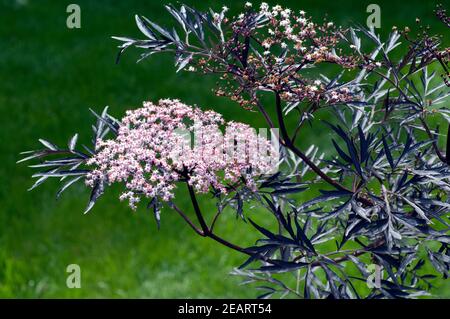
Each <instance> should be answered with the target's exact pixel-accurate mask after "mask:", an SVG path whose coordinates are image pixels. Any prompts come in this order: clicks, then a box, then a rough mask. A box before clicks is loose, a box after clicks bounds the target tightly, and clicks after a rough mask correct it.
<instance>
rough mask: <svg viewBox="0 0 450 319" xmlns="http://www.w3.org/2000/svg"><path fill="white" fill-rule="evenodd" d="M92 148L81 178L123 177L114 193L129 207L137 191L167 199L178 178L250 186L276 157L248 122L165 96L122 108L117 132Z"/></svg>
mask: <svg viewBox="0 0 450 319" xmlns="http://www.w3.org/2000/svg"><path fill="white" fill-rule="evenodd" d="M221 128H224V129H225V134H223V133H222V131H221ZM192 137H194V140H192ZM192 142H193V143H192ZM96 149H97V153H96V155H95V156H94V157H93V158H92V159H90V160H89V162H88V164H89V165H92V166H94V169H93V170H92V171H91V173H90V174H89V175H88V177H87V184H88V185H90V186H93V185H94V184H95V182H96V181H98V180H101V181H103V182H105V183H107V184H111V183H114V182H122V183H124V184H125V187H126V191H125V192H124V193H123V194H122V195H121V197H120V199H121V200H124V199H128V200H129V203H130V206H131V207H132V208H136V203H138V202H139V201H140V198H141V197H147V198H153V197H159V198H160V199H162V200H164V201H169V200H170V199H171V198H173V196H174V193H173V191H174V188H175V187H176V185H175V184H176V182H178V181H180V180H187V182H188V183H189V184H190V185H191V186H192V187H193V188H194V189H195V190H196V191H197V192H200V193H206V192H208V191H209V190H210V189H211V188H214V189H215V190H218V191H220V192H222V193H227V192H229V191H230V190H231V189H233V188H234V187H236V186H239V185H240V184H242V183H243V184H245V185H246V186H247V187H250V188H252V189H255V187H256V185H255V178H256V177H257V176H259V175H261V174H264V173H268V172H270V171H271V170H273V168H274V163H275V164H277V163H276V161H277V160H278V158H277V159H276V160H274V155H278V153H277V151H278V150H277V149H275V147H274V146H273V145H272V144H271V143H270V141H269V140H267V139H266V138H265V137H263V136H260V135H257V134H256V131H255V130H254V129H252V128H251V127H250V126H248V125H246V124H242V123H236V122H229V123H225V121H224V120H223V118H222V116H221V115H220V114H218V113H216V112H214V111H202V110H200V109H199V108H195V107H191V106H188V105H186V104H183V103H181V102H180V101H178V100H170V99H164V100H160V101H159V103H158V104H153V103H151V102H145V103H144V106H143V107H142V108H139V109H137V110H133V111H127V113H126V116H125V117H124V118H123V119H122V121H121V125H120V128H119V131H118V134H117V137H116V138H115V139H114V140H98V141H97V143H96Z"/></svg>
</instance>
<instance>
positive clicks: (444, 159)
mask: <svg viewBox="0 0 450 319" xmlns="http://www.w3.org/2000/svg"><path fill="white" fill-rule="evenodd" d="M419 118H420V122H421V123H422V126H423V128H424V129H425V132H427V135H428V137H429V138H430V139H432V145H433V148H434V151H435V152H436V155H437V156H438V157H439V159H440V160H441V161H442V162H443V163H446V164H447V160H446V157H445V156H444V155H443V154H442V153H441V151H440V150H439V147H438V145H437V142H436V139H435V137H434V136H433V133H431V131H430V128H429V127H428V124H427V122H425V120H424V119H423V118H422V117H419Z"/></svg>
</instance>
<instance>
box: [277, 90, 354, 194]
mask: <svg viewBox="0 0 450 319" xmlns="http://www.w3.org/2000/svg"><path fill="white" fill-rule="evenodd" d="M275 98H276V111H277V117H278V124H279V126H280V131H281V136H282V138H283V139H280V142H281V143H282V144H283V145H284V146H286V147H287V148H288V149H290V150H291V151H292V152H294V154H296V155H297V156H298V157H300V158H301V159H302V160H303V161H304V162H305V163H306V164H307V165H308V166H309V167H310V168H311V169H312V170H313V171H314V172H315V173H316V174H317V175H319V176H320V177H321V178H322V179H323V180H324V181H326V182H327V183H328V184H330V185H332V186H334V187H335V188H337V189H339V190H343V191H348V192H351V191H350V190H349V189H347V188H346V187H344V186H343V185H341V184H339V183H338V182H336V181H335V180H333V179H332V178H330V177H329V176H328V175H327V174H325V173H324V172H323V171H322V170H321V169H320V168H319V167H317V165H316V164H314V162H313V161H311V160H310V159H309V157H308V156H306V155H305V154H304V153H303V152H302V151H300V150H299V149H298V148H297V147H295V145H294V143H293V142H292V140H291V139H290V138H289V134H288V132H287V129H286V125H285V123H284V120H283V111H282V109H281V98H280V94H279V93H278V92H275Z"/></svg>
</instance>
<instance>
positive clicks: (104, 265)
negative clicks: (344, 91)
mask: <svg viewBox="0 0 450 319" xmlns="http://www.w3.org/2000/svg"><path fill="white" fill-rule="evenodd" d="M186 2H187V3H188V4H194V5H195V6H196V7H197V8H199V9H206V8H208V7H213V8H215V9H217V10H219V8H220V7H221V6H222V5H224V4H225V5H227V6H228V7H230V8H231V9H232V11H233V12H236V10H238V8H239V7H241V6H242V5H243V2H239V1H232V2H231V1H224V2H222V3H221V2H217V1H214V2H213V1H198V3H197V4H196V3H195V2H194V1H186ZM372 2H373V1H323V0H320V1H279V4H281V5H283V6H289V7H291V8H292V9H296V10H299V9H303V10H305V11H307V12H308V13H309V14H312V15H314V16H316V17H317V19H322V18H323V17H324V16H325V14H326V13H327V14H328V16H329V18H330V19H331V20H333V21H335V22H336V23H338V24H344V25H350V24H352V23H356V22H359V23H365V20H366V17H367V15H368V13H366V7H367V5H368V4H369V3H372ZM441 2H442V3H443V4H444V5H445V4H447V7H448V4H449V3H448V1H446V2H445V1H441ZM70 3H77V4H79V5H80V7H81V23H82V28H81V29H73V30H69V29H67V28H66V18H67V13H66V7H67V5H68V4H70ZM164 3H166V2H162V1H161V2H160V1H143V0H142V1H137V0H129V1H112V0H111V1H106V0H99V1H86V0H83V1H81V0H71V1H66V0H62V1H56V0H53V1H50V0H27V1H26V0H16V1H14V0H0V121H1V122H0V147H1V148H0V160H1V161H0V163H1V164H2V166H1V169H0V181H1V184H0V297H4V298H5V297H7V298H11V297H22V298H36V297H38V298H39V297H45V298H49V297H61V298H67V297H112V298H118V297H134V298H141V297H152V298H166V297H167V298H168V297H171V298H199V297H207V298H219V297H220V298H245V297H250V298H252V297H255V296H256V295H257V291H255V290H253V289H249V288H247V287H245V286H239V285H238V284H239V281H240V279H239V278H236V277H232V276H230V275H228V273H229V272H230V270H232V268H233V267H235V266H237V265H239V264H240V263H241V262H243V261H244V257H243V256H241V255H239V254H237V253H235V252H233V251H230V250H228V249H226V248H224V247H222V246H219V245H218V244H216V243H214V242H212V241H210V240H208V239H203V238H200V237H198V236H196V235H195V234H194V233H193V232H192V230H191V229H190V228H188V227H187V226H186V225H185V224H184V223H183V222H182V221H181V220H180V219H179V217H178V215H176V214H175V213H173V212H172V211H170V210H164V212H163V214H162V224H161V230H159V231H158V230H157V228H156V225H155V222H154V218H153V216H152V214H151V213H150V212H148V211H146V210H145V209H144V208H140V209H138V210H137V211H136V212H131V211H130V209H128V207H127V205H126V204H125V203H120V202H119V201H118V199H117V196H118V194H119V189H118V188H113V189H111V190H109V191H108V192H107V194H106V195H105V196H104V197H103V198H102V199H101V200H100V201H99V202H98V204H97V205H96V207H95V208H94V209H93V210H92V211H91V212H90V213H89V214H88V215H83V214H82V212H83V210H84V208H85V205H86V202H87V198H88V191H87V189H85V188H83V187H81V186H77V187H74V188H72V190H71V191H70V192H68V193H67V194H66V195H65V196H63V197H62V198H61V199H60V200H59V201H56V200H55V197H54V194H55V191H56V190H57V186H58V185H57V183H53V182H48V183H45V184H44V185H42V186H41V187H40V188H39V189H37V190H35V191H32V192H27V191H26V190H27V188H28V187H30V186H31V185H32V180H31V179H30V175H31V173H32V171H31V169H29V168H27V167H26V166H25V165H16V164H15V162H16V161H17V160H18V158H19V152H20V151H23V150H28V149H33V148H35V147H37V139H38V138H41V137H42V138H48V139H50V140H52V141H54V142H56V143H57V144H60V145H63V144H65V143H67V139H68V138H69V137H70V136H71V134H73V133H74V132H78V133H80V141H81V142H84V143H88V142H89V140H90V137H91V131H90V126H91V124H92V121H93V118H92V116H91V115H90V113H89V111H88V108H89V107H91V108H93V109H96V110H100V109H102V108H103V106H105V105H109V106H110V112H111V113H112V114H114V115H116V116H118V117H120V116H121V115H122V114H123V112H124V111H125V110H126V109H129V108H136V107H139V106H140V105H141V103H142V101H144V100H152V101H156V100H157V99H159V98H164V97H169V98H180V99H182V100H183V101H185V102H187V103H190V104H198V105H200V106H202V107H203V108H205V109H207V108H213V109H215V110H216V111H218V112H220V113H222V114H224V116H225V118H227V119H236V120H240V121H243V122H247V123H249V124H251V125H253V126H255V127H263V126H264V122H263V119H262V118H260V117H259V115H258V114H257V113H251V112H248V111H243V110H241V109H240V108H239V107H238V106H237V105H235V104H233V103H232V102H230V101H229V100H227V99H224V98H218V97H215V96H214V95H213V94H212V93H211V89H212V88H213V87H214V83H215V79H214V78H212V77H198V76H196V75H194V74H190V73H183V72H181V73H179V74H175V68H174V67H173V59H172V57H171V56H164V55H157V56H154V57H152V58H151V59H149V60H146V61H144V62H142V63H140V64H136V63H135V60H136V57H137V52H132V51H130V52H129V53H128V54H126V55H125V56H124V57H123V59H122V61H121V63H120V64H119V65H115V64H114V60H115V55H116V53H117V49H116V44H117V43H116V42H115V41H113V40H112V39H110V36H111V35H128V36H136V37H139V36H140V33H139V32H138V31H137V29H136V27H135V24H134V14H136V13H138V14H142V15H145V16H147V17H149V18H150V19H154V20H155V21H156V22H159V23H162V24H166V25H169V24H172V21H170V19H169V15H168V14H167V13H166V12H165V10H164V8H163V4H164ZM376 3H378V4H379V5H380V7H381V19H382V21H381V23H382V29H381V32H382V33H386V32H388V31H389V30H390V28H391V26H392V25H397V26H399V27H402V26H405V25H413V24H414V20H415V18H416V17H420V18H421V19H422V21H424V23H425V24H430V25H431V26H432V27H433V29H434V30H435V31H436V32H441V33H443V34H445V32H447V33H446V34H445V35H446V37H447V39H448V35H449V34H448V31H447V30H446V29H445V28H443V26H442V25H441V24H440V23H439V22H437V20H436V19H435V18H434V17H433V9H434V7H435V4H436V2H434V1H418V0H415V1H408V2H407V3H406V2H404V1H376ZM273 4H274V3H273ZM256 5H257V3H256V2H255V6H256ZM312 133H313V134H305V136H314V140H315V141H316V142H318V143H320V144H322V145H326V144H327V135H326V134H325V133H322V132H321V131H314V132H312ZM307 143H310V141H308V142H307ZM178 194H179V196H178V201H179V202H180V205H181V206H182V207H184V208H186V210H188V211H189V210H190V207H189V202H188V201H186V200H185V198H186V196H185V192H184V190H180V191H179V192H178ZM202 203H203V206H204V207H203V208H204V210H205V211H208V212H211V213H212V212H213V209H214V203H212V202H211V201H208V200H203V201H202ZM211 213H209V214H208V215H211ZM249 213H250V214H254V215H260V216H258V218H260V219H264V218H265V216H264V212H259V211H253V212H249ZM222 221H223V222H222V223H221V225H220V227H219V228H218V230H219V231H220V232H221V233H222V234H224V236H226V237H229V238H230V239H232V240H233V241H235V242H239V243H241V244H252V242H253V240H254V238H253V237H251V235H249V234H248V231H247V229H248V227H249V226H247V225H246V224H245V223H243V222H242V221H239V220H236V219H235V217H234V215H232V214H229V215H224V216H223V220H222ZM73 263H74V264H79V265H80V267H81V271H82V288H81V289H68V288H67V287H66V283H65V282H66V276H67V273H66V271H65V270H66V267H67V265H69V264H73ZM436 283H437V288H436V289H435V290H433V293H435V294H436V295H437V296H440V297H450V285H449V283H448V281H447V282H443V281H437V282H436Z"/></svg>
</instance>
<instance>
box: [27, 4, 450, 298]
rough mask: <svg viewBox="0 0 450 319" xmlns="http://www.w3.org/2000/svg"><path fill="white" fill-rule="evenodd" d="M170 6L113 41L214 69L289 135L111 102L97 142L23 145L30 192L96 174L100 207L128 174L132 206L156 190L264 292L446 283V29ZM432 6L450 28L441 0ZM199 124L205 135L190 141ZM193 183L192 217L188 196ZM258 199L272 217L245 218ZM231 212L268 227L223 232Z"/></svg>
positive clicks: (415, 291)
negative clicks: (178, 193)
mask: <svg viewBox="0 0 450 319" xmlns="http://www.w3.org/2000/svg"><path fill="white" fill-rule="evenodd" d="M166 8H167V11H168V12H169V14H170V15H172V16H173V18H174V22H175V24H176V27H173V28H172V27H170V28H166V27H163V26H159V25H157V24H155V23H154V22H152V21H150V20H149V19H147V18H145V17H140V16H136V23H137V26H138V28H139V30H140V31H141V32H142V33H143V35H144V36H145V37H144V38H143V39H134V38H128V37H114V38H115V39H117V40H119V41H120V42H121V44H120V46H119V48H120V52H119V55H118V59H119V57H120V56H121V55H122V54H123V52H124V51H125V50H126V49H128V48H137V49H139V50H142V55H141V57H140V60H143V59H146V58H148V57H150V56H151V55H153V54H155V53H162V52H169V53H173V54H174V55H175V65H176V67H177V72H178V71H181V70H184V71H189V72H197V73H200V74H213V75H215V76H217V77H218V78H219V80H220V84H219V85H218V87H217V89H216V94H217V95H218V96H225V97H228V98H230V99H231V100H232V101H234V102H236V104H239V105H240V106H241V107H242V113H243V116H245V115H244V114H245V112H248V110H256V111H258V112H259V114H260V115H261V116H262V117H263V118H264V119H265V121H266V122H267V127H268V128H270V129H272V130H273V131H272V137H274V140H276V141H277V142H278V144H277V143H269V142H268V141H267V140H266V139H265V138H264V137H263V136H260V135H256V134H255V132H254V130H253V129H252V128H251V127H249V126H247V125H245V124H242V123H237V122H229V123H226V122H225V121H224V120H223V119H222V117H221V116H220V114H217V113H216V112H214V111H201V110H200V109H198V108H195V107H190V106H188V105H185V104H183V103H182V102H180V101H178V100H161V101H159V103H157V104H153V103H151V102H146V103H144V106H143V107H142V108H140V109H138V110H130V111H128V112H127V114H126V116H125V117H124V118H122V119H121V120H118V119H116V118H114V117H113V116H112V115H110V114H109V113H108V112H107V109H106V108H105V110H104V111H103V112H102V113H101V114H97V113H95V112H93V114H94V115H95V117H96V118H97V123H96V125H95V126H94V137H93V139H92V146H91V147H87V146H83V147H82V148H77V137H78V135H74V136H73V137H72V138H71V139H70V141H69V143H68V146H67V147H66V148H60V147H58V146H56V145H54V144H52V143H50V142H48V141H46V140H40V141H41V143H42V144H43V145H44V147H45V148H44V149H42V150H37V151H31V152H25V154H26V156H25V158H24V159H23V160H22V161H25V160H31V159H40V160H41V162H40V163H39V164H37V165H32V166H33V167H35V168H42V169H43V171H41V172H39V173H37V174H35V175H33V177H37V178H38V180H37V182H36V183H35V184H34V185H33V187H32V188H35V187H37V186H38V185H40V184H41V183H43V182H44V181H45V180H47V179H48V178H50V177H57V178H60V179H61V180H64V185H63V186H62V188H61V189H60V191H58V194H57V196H59V195H60V194H61V193H62V192H63V191H65V190H66V189H67V188H68V187H69V186H71V185H72V184H74V183H75V182H78V181H85V183H86V184H87V185H88V186H90V187H92V192H91V196H90V200H89V204H88V207H87V211H88V210H90V209H91V208H92V207H93V205H94V203H95V202H96V200H97V199H98V198H99V197H100V196H101V195H102V194H103V192H104V189H105V188H106V187H107V186H108V185H110V184H111V183H121V184H123V186H124V188H125V190H124V192H123V194H122V195H121V199H127V200H128V201H129V203H130V206H131V207H132V208H135V207H136V205H137V204H138V203H139V202H140V201H146V203H147V206H148V207H149V208H150V209H152V210H153V212H154V214H155V217H156V219H157V221H158V224H159V221H160V217H161V216H160V212H161V207H162V206H163V205H167V206H168V207H170V208H172V209H173V210H175V211H176V212H177V213H178V214H179V215H180V217H181V218H183V219H184V220H185V221H186V223H187V225H188V226H190V227H191V228H192V229H193V230H194V231H195V232H196V233H197V234H198V235H200V236H203V237H207V238H209V239H211V240H214V241H216V242H217V243H218V244H222V245H225V246H227V247H229V248H230V249H233V250H236V251H239V252H241V253H242V254H243V255H245V256H247V260H246V261H245V262H244V263H243V264H242V265H241V266H240V267H239V268H236V269H235V270H234V271H233V274H236V275H239V276H244V277H245V283H247V284H252V285H256V286H257V288H259V289H261V290H263V293H262V295H260V296H259V297H261V298H269V297H272V296H281V297H285V296H289V297H300V298H397V297H402V298H403V297H409V298H413V297H417V296H421V295H424V294H427V291H428V290H429V288H430V287H431V285H432V279H433V278H434V277H436V276H440V277H442V278H445V279H447V277H448V275H449V265H450V252H449V251H450V250H449V244H450V237H449V224H448V222H449V208H450V200H449V193H450V184H449V182H450V169H449V164H450V143H449V139H448V132H443V131H442V130H440V129H439V128H442V127H445V128H446V127H447V126H448V121H449V120H450V110H449V109H448V106H447V105H448V102H449V100H448V96H449V95H450V93H449V89H448V86H449V84H450V83H449V71H448V61H449V55H450V50H449V48H443V47H442V44H441V38H440V37H438V36H434V35H431V34H430V31H429V30H428V29H424V28H421V29H420V31H419V32H418V34H417V35H415V36H413V35H412V32H411V31H410V30H409V29H408V28H406V29H405V30H403V31H399V30H396V28H393V31H392V33H391V34H390V35H389V36H388V37H387V38H386V39H381V38H380V36H379V35H377V34H376V32H375V31H374V29H366V28H364V27H361V26H356V27H350V28H343V27H339V26H336V25H335V24H334V23H333V22H331V21H324V22H322V23H317V22H314V21H313V19H312V18H311V17H309V16H307V14H306V13H305V12H304V11H294V10H290V9H287V8H282V7H281V6H278V5H277V6H272V7H271V6H269V5H268V4H266V3H262V4H261V5H260V6H259V7H258V8H256V7H254V6H252V4H251V3H247V4H246V5H245V8H244V11H243V13H241V14H239V15H236V16H229V15H228V8H226V7H223V8H222V9H221V11H219V12H215V11H213V10H210V11H209V12H200V11H197V10H196V9H194V8H191V7H189V6H186V5H181V7H179V8H176V7H174V6H172V5H167V6H166ZM436 15H437V17H438V18H439V19H440V20H441V21H442V22H443V23H444V24H445V25H447V26H449V18H448V16H447V14H446V12H445V10H444V9H443V8H442V7H438V8H437V10H436ZM329 65H332V66H334V67H332V68H330V67H326V66H329ZM345 71H346V72H345ZM264 97H265V98H264ZM324 114H326V118H328V119H332V120H330V121H328V122H326V126H324V125H323V124H321V123H323V122H324V121H323V118H324ZM294 122H295V123H296V125H295V126H292V125H287V124H286V123H294ZM308 125H309V126H310V128H309V129H310V130H311V129H313V130H314V129H318V128H319V129H321V130H323V129H327V130H328V131H329V132H330V133H331V134H329V135H328V136H332V137H330V138H329V139H328V140H325V141H324V143H325V144H328V145H329V147H328V148H324V149H322V150H321V149H319V147H318V146H316V145H313V144H311V141H309V140H308V139H307V138H306V136H305V135H302V136H303V138H301V139H300V138H298V136H300V135H301V133H299V132H302V131H303V130H305V129H306V128H305V127H306V126H308ZM324 127H325V128H324ZM179 130H182V131H184V133H183V134H180V133H179ZM191 135H195V137H196V139H197V140H198V139H200V142H199V143H195V145H194V146H192V145H191V143H190V142H191V141H190V139H189V138H190V137H191ZM186 137H187V139H186ZM440 137H441V138H440ZM444 140H447V145H441V144H443V143H442V142H443V141H444ZM186 141H187V142H186ZM238 146H240V148H239V149H237V148H238ZM230 153H231V155H230ZM233 154H234V155H233ZM236 154H237V156H235V155H236ZM255 154H256V155H255ZM274 158H275V160H274ZM182 185H184V186H186V187H187V191H188V193H189V198H190V200H191V202H192V210H193V212H194V213H193V214H190V213H187V212H184V211H182V210H181V209H180V208H179V207H178V206H177V205H176V198H174V193H173V190H174V189H175V188H176V187H180V186H182ZM208 192H210V193H211V194H212V195H213V200H214V201H216V204H217V207H218V211H217V212H204V211H202V210H201V208H200V205H199V203H198V201H197V197H196V194H197V193H208ZM250 205H251V206H252V207H259V208H260V209H263V210H266V211H267V212H269V213H270V214H271V216H272V217H273V219H272V222H270V221H267V220H266V224H267V225H269V226H267V227H263V226H262V225H260V224H258V223H257V222H255V221H254V220H252V218H250V217H249V212H248V211H247V209H246V207H250ZM226 208H228V209H231V210H234V211H235V212H236V214H237V216H239V217H240V218H242V219H243V220H244V221H246V222H248V224H249V225H251V227H252V228H251V229H253V230H254V231H255V232H256V233H257V234H259V236H260V239H259V240H258V241H256V243H255V244H254V245H253V246H250V247H243V246H240V245H238V244H237V243H238V242H239V238H234V239H233V238H229V239H228V238H227V239H225V238H223V237H221V236H220V235H219V234H217V233H216V230H215V229H214V225H215V224H216V222H218V221H219V220H220V215H221V214H222V212H224V210H225V209H226ZM191 216H195V217H191ZM193 218H195V220H193ZM428 264H431V265H432V266H433V267H434V269H435V271H434V272H431V271H430V270H429V269H430V268H429V267H428V268H426V267H423V266H424V265H428ZM374 269H375V271H376V272H377V273H376V274H375V275H374V272H373V271H374ZM427 269H428V271H427ZM373 278H375V280H374V281H373V280H372V279H373ZM366 283H367V284H366Z"/></svg>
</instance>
